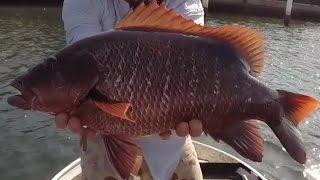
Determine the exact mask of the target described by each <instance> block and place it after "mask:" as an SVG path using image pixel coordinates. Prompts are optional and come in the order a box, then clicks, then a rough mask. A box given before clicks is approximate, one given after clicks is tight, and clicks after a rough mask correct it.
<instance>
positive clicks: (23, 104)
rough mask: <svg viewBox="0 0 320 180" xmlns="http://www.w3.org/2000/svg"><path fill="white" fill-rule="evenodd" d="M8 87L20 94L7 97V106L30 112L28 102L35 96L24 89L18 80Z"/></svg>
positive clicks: (29, 103)
mask: <svg viewBox="0 0 320 180" xmlns="http://www.w3.org/2000/svg"><path fill="white" fill-rule="evenodd" d="M9 85H10V86H12V87H13V88H15V89H17V90H18V91H19V92H20V93H21V94H17V95H13V96H9V97H8V99H7V102H8V104H9V105H11V106H14V107H17V108H21V109H24V110H30V109H31V101H30V100H32V99H34V97H35V96H36V94H35V93H33V92H32V91H31V90H28V89H27V88H25V87H24V86H23V84H22V83H21V81H20V80H19V79H15V80H13V81H12V82H11V83H10V84H9Z"/></svg>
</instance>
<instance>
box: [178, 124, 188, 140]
mask: <svg viewBox="0 0 320 180" xmlns="http://www.w3.org/2000/svg"><path fill="white" fill-rule="evenodd" d="M176 134H177V135H178V136H180V137H183V136H187V135H188V134H189V124H188V123H187V122H180V123H179V124H178V125H177V127H176Z"/></svg>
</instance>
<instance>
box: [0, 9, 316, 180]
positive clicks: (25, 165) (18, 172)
mask: <svg viewBox="0 0 320 180" xmlns="http://www.w3.org/2000/svg"><path fill="white" fill-rule="evenodd" d="M60 13H61V9H60V8H41V7H28V8H16V7H15V8H13V7H11V8H8V7H0V42H1V43H0V82H1V83H0V145H1V148H0V154H1V155H0V179H4V180H6V179H25V180H29V179H30V180H31V179H32V180H35V179H50V178H51V177H52V176H53V175H54V174H55V173H57V172H58V171H59V170H60V169H62V168H63V167H64V166H65V165H67V164H68V163H69V162H71V161H73V160H74V159H76V158H77V157H78V152H79V151H78V137H77V136H75V135H73V134H70V133H68V132H67V131H66V130H59V129H57V128H55V125H54V123H53V117H51V116H48V115H44V114H39V113H33V112H28V111H22V110H19V109H16V108H13V107H10V106H8V105H7V103H6V99H7V97H8V96H9V95H12V94H14V93H15V92H16V91H15V90H14V89H12V88H11V87H8V86H7V85H8V83H9V82H10V81H11V79H12V78H14V77H16V76H18V75H20V74H21V73H23V72H25V71H26V70H27V69H28V68H29V67H31V66H33V65H35V64H36V63H38V62H40V61H41V60H42V59H43V58H45V57H47V56H49V55H51V54H52V53H54V52H55V51H56V50H58V49H60V48H62V47H63V46H64V45H65V42H64V32H63V25H62V22H61V17H60ZM206 23H207V24H208V25H213V26H216V25H222V24H242V25H247V26H250V27H252V28H254V29H257V30H258V31H259V32H260V33H261V34H262V35H263V36H264V38H265V42H266V54H267V57H266V60H267V62H266V68H265V70H264V72H263V74H262V75H261V77H259V78H260V79H261V80H262V81H264V82H266V83H267V84H268V85H269V86H271V87H274V88H282V89H286V90H291V91H295V92H300V93H305V94H308V95H311V96H314V97H316V98H318V99H320V63H319V62H320V24H313V23H305V22H293V24H292V26H291V27H290V28H286V27H283V25H282V20H276V19H270V18H254V17H246V16H231V15H214V16H210V17H208V18H207V22H206ZM319 119H320V111H318V112H315V113H313V114H312V115H311V116H310V117H309V118H307V119H306V120H305V121H304V122H303V123H301V125H300V126H299V129H300V131H301V133H302V135H303V138H304V139H305V141H306V142H305V145H306V149H307V153H308V162H307V164H306V165H305V166H302V165H299V164H298V163H296V162H295V161H294V160H292V159H291V157H290V156H289V155H288V154H287V153H286V152H284V151H283V150H282V146H281V145H280V143H279V141H278V140H277V139H276V137H275V136H274V135H273V133H272V132H271V131H270V129H269V128H268V127H266V126H265V125H264V124H261V126H262V131H263V137H264V139H265V142H264V148H265V151H264V159H263V162H262V163H252V162H250V161H247V160H245V161H246V162H248V163H249V164H251V165H253V167H255V168H257V170H259V171H260V172H261V173H262V174H264V175H265V176H266V177H267V178H268V179H288V180H301V179H310V180H312V179H320V165H319V164H320V151H319V149H320V122H319ZM197 140H200V141H202V142H205V143H208V144H212V145H215V146H216V147H219V148H221V149H224V150H226V151H227V152H230V153H232V154H235V155H236V156H238V157H240V156H239V155H238V154H236V153H235V152H234V151H233V150H232V149H231V148H230V147H228V146H226V145H225V144H223V143H219V144H218V143H214V142H212V140H210V139H209V138H207V137H200V138H197ZM240 158H241V157H240Z"/></svg>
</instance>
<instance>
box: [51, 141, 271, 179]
mask: <svg viewBox="0 0 320 180" xmlns="http://www.w3.org/2000/svg"><path fill="white" fill-rule="evenodd" d="M193 144H194V146H195V149H196V151H197V155H198V159H199V162H200V166H201V170H202V174H203V178H204V179H219V180H223V179H231V180H267V179H266V178H265V177H264V176H263V175H262V174H260V173H259V172H258V171H257V170H255V169H254V168H253V167H251V166H250V165H248V164H247V163H245V162H243V161H242V160H240V159H239V158H236V157H234V156H233V155H231V154H229V153H227V152H224V151H222V150H219V149H217V148H215V147H212V146H209V145H206V144H203V143H200V142H197V141H193ZM80 161H81V160H80V158H78V159H76V160H75V161H73V162H72V163H70V164H69V165H68V166H66V167H65V168H64V169H62V170H61V171H60V172H59V173H57V174H56V175H55V176H54V177H53V178H52V180H81V167H80ZM138 179H139V178H135V180H138Z"/></svg>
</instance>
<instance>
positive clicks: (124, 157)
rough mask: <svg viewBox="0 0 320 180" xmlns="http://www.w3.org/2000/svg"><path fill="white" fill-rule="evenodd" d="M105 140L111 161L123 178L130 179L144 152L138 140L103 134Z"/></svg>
mask: <svg viewBox="0 0 320 180" xmlns="http://www.w3.org/2000/svg"><path fill="white" fill-rule="evenodd" d="M103 141H104V144H105V147H106V151H107V154H108V157H109V159H110V161H111V162H112V164H113V166H114V168H115V169H116V170H117V172H118V173H119V175H120V176H121V177H122V178H123V179H128V178H129V177H130V174H131V173H132V172H133V171H134V170H135V165H136V163H139V162H137V161H138V159H139V156H140V155H141V154H142V152H141V149H140V147H139V146H138V145H137V144H136V142H135V141H134V140H133V139H132V138H130V137H127V136H122V135H103Z"/></svg>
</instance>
